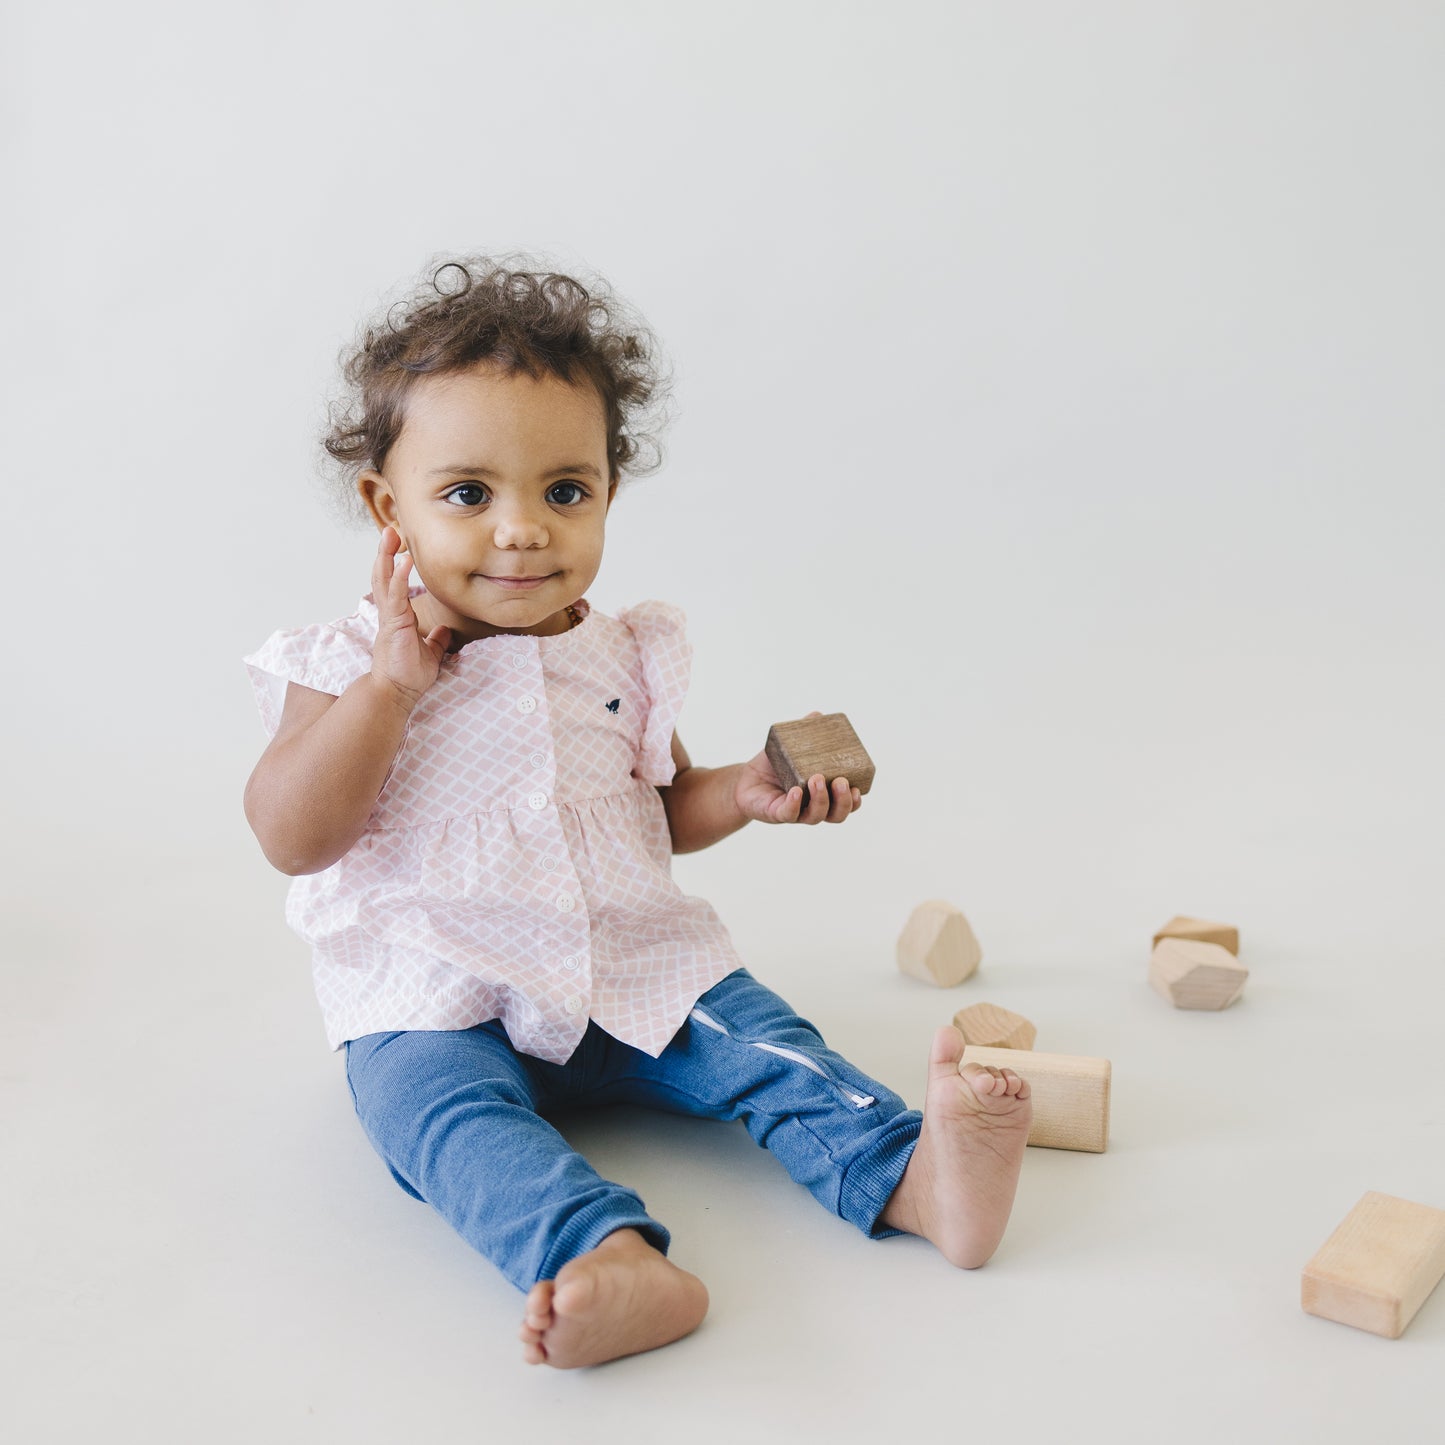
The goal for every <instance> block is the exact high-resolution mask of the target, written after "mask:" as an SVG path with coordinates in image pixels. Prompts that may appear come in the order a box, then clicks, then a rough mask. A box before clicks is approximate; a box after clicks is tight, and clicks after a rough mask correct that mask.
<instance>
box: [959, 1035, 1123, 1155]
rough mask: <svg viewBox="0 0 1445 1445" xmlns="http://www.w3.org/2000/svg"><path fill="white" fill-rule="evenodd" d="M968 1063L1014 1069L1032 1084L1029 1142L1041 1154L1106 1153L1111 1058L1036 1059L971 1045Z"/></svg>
mask: <svg viewBox="0 0 1445 1445" xmlns="http://www.w3.org/2000/svg"><path fill="white" fill-rule="evenodd" d="M964 1064H988V1065H990V1066H991V1067H993V1068H995V1069H1012V1070H1013V1071H1014V1073H1016V1074H1017V1075H1018V1076H1019V1077H1020V1078H1021V1079H1027V1080H1028V1081H1029V1091H1030V1093H1031V1095H1032V1098H1033V1105H1034V1121H1033V1124H1032V1125H1031V1126H1030V1128H1029V1143H1030V1144H1031V1145H1035V1146H1036V1147H1038V1148H1041V1149H1077V1150H1079V1151H1081V1152H1082V1153H1085V1154H1102V1153H1103V1152H1104V1151H1105V1150H1106V1149H1107V1148H1108V1147H1109V1086H1110V1082H1111V1076H1112V1074H1113V1069H1112V1067H1111V1065H1110V1063H1109V1061H1108V1059H1085V1058H1074V1057H1073V1056H1072V1055H1069V1054H1035V1053H1030V1052H1028V1051H1027V1050H1026V1049H984V1048H975V1047H974V1046H973V1045H971V1044H970V1045H969V1047H968V1048H966V1049H964V1051H963V1058H962V1059H960V1060H959V1067H960V1068H962V1066H963V1065H964Z"/></svg>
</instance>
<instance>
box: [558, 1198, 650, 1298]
mask: <svg viewBox="0 0 1445 1445" xmlns="http://www.w3.org/2000/svg"><path fill="white" fill-rule="evenodd" d="M618 1229H635V1230H637V1231H638V1233H639V1234H641V1235H642V1237H643V1238H644V1239H645V1240H646V1241H647V1242H648V1243H649V1244H650V1245H651V1246H652V1247H653V1248H654V1249H655V1250H657V1251H659V1253H661V1254H666V1253H667V1251H668V1246H669V1245H671V1243H672V1235H671V1234H669V1233H668V1231H667V1230H666V1229H664V1228H663V1227H662V1225H660V1224H659V1223H658V1222H657V1221H656V1220H655V1219H653V1218H651V1217H650V1216H649V1215H648V1214H647V1212H646V1210H644V1209H643V1207H642V1201H641V1200H640V1199H639V1198H638V1197H637V1196H636V1195H635V1194H630V1193H627V1192H624V1191H619V1192H618V1193H616V1194H609V1195H607V1196H605V1197H604V1198H602V1199H597V1200H594V1201H593V1202H592V1203H591V1204H586V1205H584V1206H583V1207H582V1208H581V1209H579V1210H578V1211H577V1212H576V1214H574V1215H573V1216H572V1217H571V1218H570V1219H569V1220H568V1221H567V1222H566V1223H565V1224H564V1225H563V1226H562V1228H561V1230H560V1232H559V1233H558V1235H557V1238H556V1239H554V1240H553V1241H552V1247H551V1248H550V1249H549V1250H548V1251H547V1257H546V1258H545V1259H544V1260H543V1261H542V1268H541V1269H540V1270H539V1271H538V1273H537V1278H538V1279H539V1280H541V1279H555V1278H556V1277H557V1273H558V1271H559V1270H560V1269H561V1268H562V1266H563V1265H564V1264H566V1263H567V1262H568V1261H569V1260H573V1259H576V1258H577V1256H578V1255H581V1254H588V1253H590V1252H591V1251H592V1250H594V1249H596V1248H597V1246H598V1245H599V1244H601V1243H602V1241H603V1240H604V1239H606V1238H607V1236H608V1235H609V1234H611V1233H612V1232H613V1231H614V1230H618Z"/></svg>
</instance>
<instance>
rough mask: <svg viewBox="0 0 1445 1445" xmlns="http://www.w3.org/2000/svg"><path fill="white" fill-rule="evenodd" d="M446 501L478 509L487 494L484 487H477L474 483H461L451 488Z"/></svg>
mask: <svg viewBox="0 0 1445 1445" xmlns="http://www.w3.org/2000/svg"><path fill="white" fill-rule="evenodd" d="M446 499H447V501H449V502H455V503H457V505H458V506H462V507H479V506H481V504H482V503H483V502H485V501H486V500H487V492H486V488H485V487H479V486H478V485H477V484H476V483H475V482H463V483H462V484H461V486H459V487H453V488H452V489H451V491H449V492H448V493H447V496H446Z"/></svg>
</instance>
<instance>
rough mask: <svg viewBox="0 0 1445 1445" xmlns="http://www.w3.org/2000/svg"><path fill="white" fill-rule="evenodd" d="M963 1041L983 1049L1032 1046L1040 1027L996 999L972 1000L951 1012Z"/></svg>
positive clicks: (955, 1026)
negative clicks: (999, 1004)
mask: <svg viewBox="0 0 1445 1445" xmlns="http://www.w3.org/2000/svg"><path fill="white" fill-rule="evenodd" d="M953 1026H954V1028H956V1029H957V1030H958V1031H959V1033H961V1034H962V1035H963V1041H964V1043H966V1044H977V1045H978V1046H979V1047H980V1048H985V1049H1031V1048H1033V1046H1034V1040H1035V1039H1036V1038H1038V1036H1039V1031H1038V1030H1037V1029H1036V1028H1035V1027H1034V1026H1033V1024H1031V1023H1030V1022H1029V1021H1028V1019H1026V1018H1025V1017H1024V1016H1023V1015H1022V1014H1016V1013H1010V1012H1009V1010H1008V1009H1006V1008H1000V1007H999V1006H998V1005H997V1004H996V1003H971V1004H969V1006H968V1007H967V1008H961V1009H959V1011H958V1012H957V1013H956V1014H954V1016H953Z"/></svg>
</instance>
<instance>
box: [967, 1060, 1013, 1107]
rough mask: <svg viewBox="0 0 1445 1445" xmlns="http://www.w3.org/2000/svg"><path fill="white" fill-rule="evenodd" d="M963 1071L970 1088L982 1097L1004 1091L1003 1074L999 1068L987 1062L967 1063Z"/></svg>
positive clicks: (985, 1097)
mask: <svg viewBox="0 0 1445 1445" xmlns="http://www.w3.org/2000/svg"><path fill="white" fill-rule="evenodd" d="M962 1073H963V1078H964V1081H965V1082H966V1083H967V1084H968V1086H969V1088H970V1089H972V1090H973V1092H974V1093H975V1094H977V1095H978V1096H979V1098H981V1099H987V1098H988V1097H989V1096H990V1095H993V1094H997V1093H1000V1092H1002V1090H1001V1088H1000V1085H1003V1075H1002V1074H1000V1073H999V1071H998V1070H997V1069H993V1068H990V1067H989V1066H988V1065H986V1064H965V1065H964V1066H963V1070H962Z"/></svg>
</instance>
